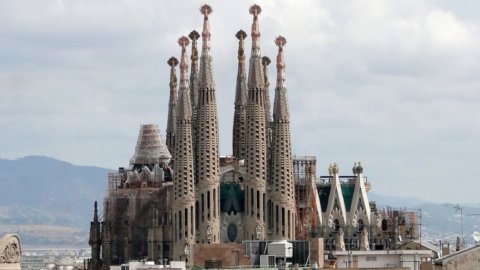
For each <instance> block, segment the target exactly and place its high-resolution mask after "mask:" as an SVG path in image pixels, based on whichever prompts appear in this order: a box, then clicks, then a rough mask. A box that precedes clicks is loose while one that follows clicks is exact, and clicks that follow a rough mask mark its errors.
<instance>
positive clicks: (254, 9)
mask: <svg viewBox="0 0 480 270" xmlns="http://www.w3.org/2000/svg"><path fill="white" fill-rule="evenodd" d="M249 11H250V14H252V15H253V16H255V17H256V16H258V14H260V13H261V12H262V8H261V7H260V6H259V5H257V4H253V5H252V6H251V7H250V9H249Z"/></svg>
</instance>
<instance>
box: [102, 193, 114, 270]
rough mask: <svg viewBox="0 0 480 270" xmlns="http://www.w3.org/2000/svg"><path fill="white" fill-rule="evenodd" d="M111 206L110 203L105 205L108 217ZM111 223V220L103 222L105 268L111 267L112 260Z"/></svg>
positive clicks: (103, 260)
mask: <svg viewBox="0 0 480 270" xmlns="http://www.w3.org/2000/svg"><path fill="white" fill-rule="evenodd" d="M109 211H110V204H109V203H108V201H106V203H105V204H104V213H105V214H104V216H105V217H108V216H109ZM111 231H112V228H111V222H110V221H109V220H104V221H102V263H103V267H104V268H105V267H110V265H111V263H112V262H111V258H112V246H111V244H112V239H111Z"/></svg>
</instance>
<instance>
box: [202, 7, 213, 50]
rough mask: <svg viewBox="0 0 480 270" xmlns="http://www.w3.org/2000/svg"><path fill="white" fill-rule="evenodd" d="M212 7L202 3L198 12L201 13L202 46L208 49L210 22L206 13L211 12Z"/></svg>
mask: <svg viewBox="0 0 480 270" xmlns="http://www.w3.org/2000/svg"><path fill="white" fill-rule="evenodd" d="M212 11H213V10H212V7H210V6H209V5H207V4H204V5H203V6H201V7H200V13H202V14H203V31H202V41H203V44H202V48H204V49H210V36H211V33H210V22H209V21H208V15H210V14H211V13H212Z"/></svg>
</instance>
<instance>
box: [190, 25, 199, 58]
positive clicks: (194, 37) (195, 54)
mask: <svg viewBox="0 0 480 270" xmlns="http://www.w3.org/2000/svg"><path fill="white" fill-rule="evenodd" d="M188 37H189V38H190V39H191V40H192V55H191V56H190V59H192V62H196V61H197V60H198V50H197V40H198V38H199V37H200V34H199V33H198V32H197V31H195V30H193V31H192V32H190V34H189V35H188Z"/></svg>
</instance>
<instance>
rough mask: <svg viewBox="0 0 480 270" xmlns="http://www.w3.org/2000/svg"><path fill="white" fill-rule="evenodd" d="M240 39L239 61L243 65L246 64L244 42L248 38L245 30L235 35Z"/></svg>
mask: <svg viewBox="0 0 480 270" xmlns="http://www.w3.org/2000/svg"><path fill="white" fill-rule="evenodd" d="M235 36H236V37H237V38H238V61H239V62H241V63H244V62H245V48H244V45H243V44H244V42H243V41H244V40H245V38H246V37H247V33H245V32H244V31H243V30H240V31H238V32H237V34H236V35H235Z"/></svg>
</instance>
